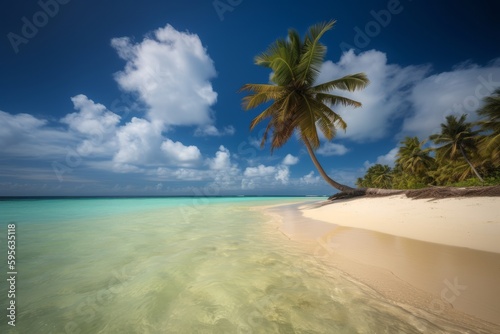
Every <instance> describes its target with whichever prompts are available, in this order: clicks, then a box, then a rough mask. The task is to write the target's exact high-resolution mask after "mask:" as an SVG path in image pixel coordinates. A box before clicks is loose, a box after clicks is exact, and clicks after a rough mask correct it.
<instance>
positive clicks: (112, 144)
mask: <svg viewBox="0 0 500 334" xmlns="http://www.w3.org/2000/svg"><path fill="white" fill-rule="evenodd" d="M71 101H72V102H73V105H74V107H75V109H76V110H77V112H75V113H71V114H67V115H66V116H64V117H63V118H62V119H61V123H63V124H67V125H68V126H69V129H70V130H72V131H75V132H76V133H78V134H79V135H82V136H83V137H84V139H83V140H82V142H81V143H80V144H79V145H78V147H77V148H76V151H77V152H78V154H80V155H82V156H87V155H90V154H100V155H110V154H112V152H113V151H114V150H116V140H115V134H116V130H117V125H118V124H119V123H120V116H118V115H117V114H115V113H113V112H111V111H109V110H107V109H106V107H105V106H103V105H102V104H99V103H94V101H92V100H90V99H89V98H87V96H85V95H82V94H80V95H77V96H74V97H72V98H71Z"/></svg>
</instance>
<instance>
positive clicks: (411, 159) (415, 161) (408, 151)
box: [396, 137, 435, 176]
mask: <svg viewBox="0 0 500 334" xmlns="http://www.w3.org/2000/svg"><path fill="white" fill-rule="evenodd" d="M401 145H402V146H401V147H400V148H399V151H398V153H397V155H396V165H398V166H400V167H401V168H402V170H403V171H405V172H407V173H412V174H416V175H420V176H422V175H424V174H426V173H427V172H428V171H429V170H430V169H432V166H433V165H434V163H435V161H434V158H432V157H431V156H430V155H429V150H426V149H424V148H423V146H424V145H425V140H423V141H420V140H419V139H418V138H417V137H413V138H412V137H406V138H405V139H404V140H403V141H402V142H401Z"/></svg>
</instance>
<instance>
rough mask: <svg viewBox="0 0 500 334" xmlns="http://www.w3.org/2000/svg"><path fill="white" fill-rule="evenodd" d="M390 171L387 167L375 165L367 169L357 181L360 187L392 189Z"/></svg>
mask: <svg viewBox="0 0 500 334" xmlns="http://www.w3.org/2000/svg"><path fill="white" fill-rule="evenodd" d="M392 177H393V174H392V169H391V167H389V166H387V165H381V164H376V165H373V166H371V167H370V168H368V170H367V171H366V174H365V176H364V178H362V179H361V178H360V179H358V180H357V184H358V185H359V186H361V187H374V188H384V189H389V188H391V187H392Z"/></svg>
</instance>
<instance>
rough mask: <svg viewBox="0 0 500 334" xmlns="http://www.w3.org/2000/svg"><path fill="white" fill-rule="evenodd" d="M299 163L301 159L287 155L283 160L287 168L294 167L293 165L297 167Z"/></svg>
mask: <svg viewBox="0 0 500 334" xmlns="http://www.w3.org/2000/svg"><path fill="white" fill-rule="evenodd" d="M298 162H299V158H297V157H295V156H293V155H291V154H287V155H286V157H285V158H284V159H283V161H282V164H283V165H287V166H292V165H296V164H297V163H298Z"/></svg>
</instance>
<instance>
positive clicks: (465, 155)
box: [459, 144, 484, 182]
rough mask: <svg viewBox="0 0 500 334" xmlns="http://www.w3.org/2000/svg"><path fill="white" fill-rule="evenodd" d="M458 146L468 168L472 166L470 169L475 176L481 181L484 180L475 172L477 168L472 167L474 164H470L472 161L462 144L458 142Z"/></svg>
mask: <svg viewBox="0 0 500 334" xmlns="http://www.w3.org/2000/svg"><path fill="white" fill-rule="evenodd" d="M459 147H460V152H461V153H462V155H463V156H464V159H465V161H467V163H468V164H469V166H470V168H472V171H473V172H474V174H476V176H477V178H478V179H479V180H480V181H481V182H484V180H483V178H482V177H481V175H479V173H478V172H477V170H476V169H475V168H474V166H473V165H472V163H471V162H470V160H469V158H468V157H467V154H466V153H465V150H464V148H463V146H462V145H461V144H460V145H459Z"/></svg>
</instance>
